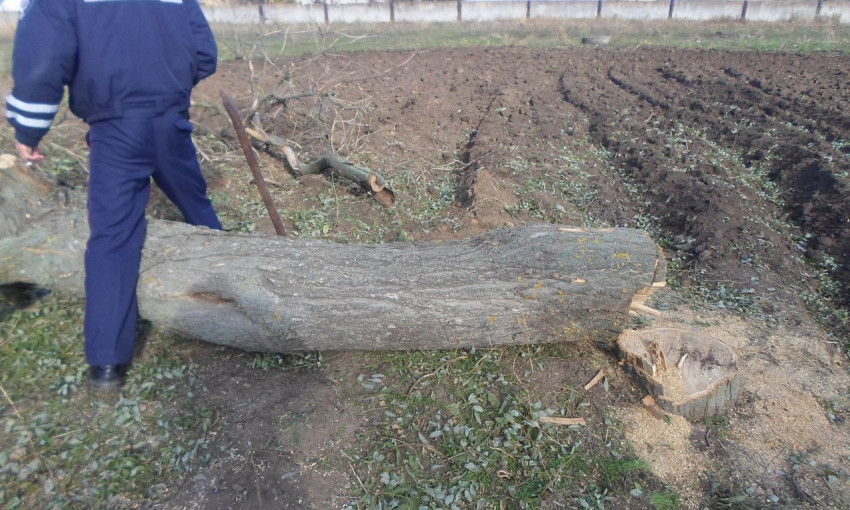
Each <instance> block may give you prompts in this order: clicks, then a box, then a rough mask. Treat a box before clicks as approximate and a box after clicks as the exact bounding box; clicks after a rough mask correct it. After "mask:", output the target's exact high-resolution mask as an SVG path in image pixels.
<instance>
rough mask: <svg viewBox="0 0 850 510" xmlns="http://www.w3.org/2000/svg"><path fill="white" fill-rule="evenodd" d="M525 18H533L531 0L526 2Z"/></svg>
mask: <svg viewBox="0 0 850 510" xmlns="http://www.w3.org/2000/svg"><path fill="white" fill-rule="evenodd" d="M525 19H531V0H528V1H527V2H526V3H525Z"/></svg>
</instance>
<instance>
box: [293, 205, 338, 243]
mask: <svg viewBox="0 0 850 510" xmlns="http://www.w3.org/2000/svg"><path fill="white" fill-rule="evenodd" d="M291 219H292V221H293V223H295V229H296V230H297V231H298V236H299V237H307V238H312V239H322V238H324V237H326V236H327V235H328V233H329V232H330V231H331V227H332V226H333V223H332V221H331V220H330V219H329V218H328V215H327V212H325V211H324V210H323V209H306V210H301V211H293V212H292V216H291Z"/></svg>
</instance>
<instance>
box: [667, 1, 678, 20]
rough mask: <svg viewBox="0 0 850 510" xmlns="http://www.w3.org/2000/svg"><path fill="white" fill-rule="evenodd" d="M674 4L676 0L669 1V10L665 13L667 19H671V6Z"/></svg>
mask: <svg viewBox="0 0 850 510" xmlns="http://www.w3.org/2000/svg"><path fill="white" fill-rule="evenodd" d="M675 3H676V0H670V10H669V11H667V19H673V5H674V4H675Z"/></svg>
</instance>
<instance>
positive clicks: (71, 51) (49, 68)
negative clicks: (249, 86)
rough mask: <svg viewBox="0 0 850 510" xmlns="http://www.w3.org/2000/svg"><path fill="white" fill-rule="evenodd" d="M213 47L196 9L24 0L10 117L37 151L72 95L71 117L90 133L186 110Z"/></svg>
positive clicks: (125, 1) (213, 56) (174, 2)
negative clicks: (103, 124)
mask: <svg viewBox="0 0 850 510" xmlns="http://www.w3.org/2000/svg"><path fill="white" fill-rule="evenodd" d="M216 62H217V48H216V43H215V39H214V37H213V34H212V31H211V30H210V27H209V24H208V23H207V20H206V18H205V17H204V14H203V12H202V11H201V8H200V6H199V5H198V2H197V0H29V3H28V4H27V5H25V6H24V8H23V9H22V11H21V18H20V20H19V21H18V27H17V32H16V34H15V47H14V50H13V55H12V78H13V79H14V88H13V89H12V94H11V95H10V96H8V97H7V98H6V116H7V118H8V120H9V122H10V124H11V125H12V126H13V127H14V128H15V138H16V139H17V140H18V141H19V142H21V143H23V144H24V145H28V146H30V147H35V146H37V145H38V143H39V141H40V140H41V138H42V137H43V136H44V135H45V134H46V133H47V131H48V129H50V125H51V124H52V122H53V119H54V117H55V115H56V112H57V111H58V109H59V103H60V102H61V101H62V97H63V95H64V92H65V86H66V85H67V86H68V101H69V105H70V108H71V111H72V112H73V113H74V114H75V115H77V116H78V117H80V118H81V119H83V120H84V121H85V122H87V123H89V124H91V123H93V122H97V121H99V120H105V119H111V118H116V117H121V116H124V115H125V114H129V112H130V111H131V110H132V111H134V112H136V113H138V112H145V111H148V110H149V111H150V112H151V115H152V116H153V115H155V114H157V113H162V112H163V111H165V110H166V109H172V108H180V109H181V110H186V109H188V108H189V96H190V94H191V91H192V87H194V86H195V85H196V84H197V83H198V82H199V81H200V80H202V79H203V78H206V77H207V76H209V75H211V74H213V73H214V72H215V69H216Z"/></svg>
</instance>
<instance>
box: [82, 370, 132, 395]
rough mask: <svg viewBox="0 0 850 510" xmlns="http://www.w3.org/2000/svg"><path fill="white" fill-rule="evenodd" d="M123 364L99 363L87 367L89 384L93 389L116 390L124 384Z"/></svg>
mask: <svg viewBox="0 0 850 510" xmlns="http://www.w3.org/2000/svg"><path fill="white" fill-rule="evenodd" d="M124 372H126V367H124V366H123V365H100V366H91V367H89V386H90V387H91V389H93V390H95V391H102V390H103V391H106V390H117V389H119V388H120V387H121V386H122V385H123V384H124Z"/></svg>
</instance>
